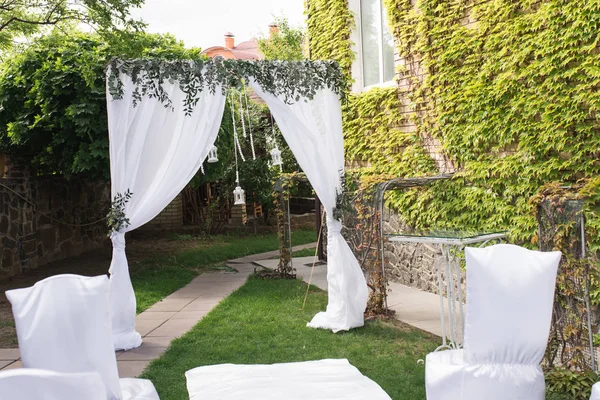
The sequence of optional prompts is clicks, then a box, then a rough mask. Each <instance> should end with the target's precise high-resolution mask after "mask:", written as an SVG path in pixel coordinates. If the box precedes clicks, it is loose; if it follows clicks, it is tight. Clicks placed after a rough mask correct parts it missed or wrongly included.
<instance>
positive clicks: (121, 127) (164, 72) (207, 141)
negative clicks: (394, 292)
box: [106, 59, 368, 350]
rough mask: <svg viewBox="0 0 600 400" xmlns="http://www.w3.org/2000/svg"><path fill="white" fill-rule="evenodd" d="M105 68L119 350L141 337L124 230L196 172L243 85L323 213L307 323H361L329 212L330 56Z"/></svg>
mask: <svg viewBox="0 0 600 400" xmlns="http://www.w3.org/2000/svg"><path fill="white" fill-rule="evenodd" d="M106 74H107V105H108V122H109V139H110V168H111V192H112V196H113V199H114V200H115V201H114V203H113V208H112V210H111V216H110V217H111V221H112V223H113V230H112V232H111V239H112V243H113V257H112V262H111V265H110V270H109V272H110V278H111V313H112V327H113V340H114V345H115V349H116V350H127V349H131V348H135V347H138V346H140V345H141V343H142V339H141V336H140V334H139V333H137V332H136V330H135V315H136V299H135V294H134V291H133V287H132V285H131V280H130V277H129V267H128V264H127V257H126V255H125V233H126V232H129V231H132V230H134V229H136V228H138V227H140V226H142V225H144V224H145V223H147V222H148V221H150V220H151V219H153V218H154V217H155V216H156V215H158V213H159V212H160V211H162V209H163V208H165V207H166V206H167V205H168V204H169V203H170V202H171V201H172V200H173V199H174V198H175V197H176V196H177V194H178V193H179V192H180V191H181V190H182V189H183V188H184V187H185V186H186V185H187V184H188V183H189V181H190V180H191V179H192V177H193V176H194V175H195V174H196V173H197V172H198V170H199V169H200V167H201V165H202V163H203V162H204V160H205V159H206V157H207V155H208V153H209V150H210V149H211V147H212V145H213V143H214V142H215V139H216V137H217V133H218V131H219V127H220V125H221V120H222V116H223V112H224V109H225V103H226V96H227V90H228V89H230V88H240V87H241V85H242V84H247V85H248V86H250V87H251V88H252V89H253V90H254V91H255V92H256V93H257V94H258V96H260V97H261V98H262V99H263V100H264V101H265V102H266V104H267V105H268V107H269V108H270V110H271V113H272V114H273V117H274V118H275V121H276V123H277V125H278V126H279V128H280V130H281V132H282V134H283V137H284V138H285V140H286V142H287V143H288V145H289V147H290V149H291V151H292V153H293V154H294V156H295V157H296V159H297V161H298V164H299V165H300V167H301V168H302V170H303V171H304V172H305V173H306V176H307V178H308V180H309V182H310V183H311V184H312V186H313V188H314V190H315V192H316V193H317V195H318V196H319V198H320V199H321V202H322V204H323V205H324V207H325V210H326V214H327V232H328V239H327V255H328V271H327V281H328V305H327V309H326V311H324V312H320V313H318V314H317V315H315V316H314V318H313V319H312V321H311V322H309V323H308V324H307V325H308V326H309V327H313V328H323V329H331V330H332V331H334V332H337V331H341V330H349V329H352V328H355V327H359V326H362V325H363V324H364V317H363V314H364V311H365V308H366V305H367V297H368V289H367V284H366V281H365V277H364V274H363V272H362V271H361V268H360V265H359V263H358V261H357V260H356V258H355V257H354V254H353V253H352V251H351V249H350V247H349V246H348V244H347V243H346V241H345V240H344V238H343V237H342V235H341V233H340V230H341V227H342V225H341V222H340V221H338V220H336V219H335V218H334V215H336V214H337V213H335V210H336V207H337V205H338V204H339V199H338V197H339V194H340V193H341V190H342V176H343V171H344V139H343V134H342V116H341V99H342V97H343V96H344V93H345V90H346V85H347V82H346V80H345V79H344V76H343V74H342V72H341V71H340V69H339V67H338V65H337V64H336V63H334V62H328V61H317V62H313V61H301V62H281V61H242V60H223V59H214V60H210V61H206V60H201V61H162V60H152V59H140V60H119V59H115V60H113V61H111V63H110V64H109V66H108V68H107V71H106Z"/></svg>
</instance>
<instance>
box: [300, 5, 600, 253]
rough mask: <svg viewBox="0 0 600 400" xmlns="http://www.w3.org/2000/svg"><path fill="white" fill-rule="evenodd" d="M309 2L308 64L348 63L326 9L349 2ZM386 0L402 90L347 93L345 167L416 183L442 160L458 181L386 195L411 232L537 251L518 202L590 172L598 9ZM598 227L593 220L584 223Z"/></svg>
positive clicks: (598, 150) (599, 167)
mask: <svg viewBox="0 0 600 400" xmlns="http://www.w3.org/2000/svg"><path fill="white" fill-rule="evenodd" d="M311 3H312V6H311ZM311 3H309V7H308V17H309V35H310V36H311V37H312V38H315V39H314V40H312V39H311V42H310V43H311V55H312V56H313V57H315V54H318V55H319V56H318V58H320V59H337V60H338V62H339V63H340V65H342V63H343V62H344V61H342V60H346V62H347V60H352V59H353V57H352V56H351V55H350V56H347V57H345V58H344V57H342V58H340V54H346V53H345V51H343V52H340V51H339V49H340V48H344V49H346V50H348V49H350V50H351V43H350V40H349V34H345V35H341V34H340V33H339V32H338V31H339V27H337V26H336V24H335V22H334V21H337V18H341V17H337V16H336V17H335V18H334V17H332V15H333V14H329V12H328V10H333V9H336V8H337V9H339V8H340V7H342V6H343V7H345V8H343V9H344V10H345V11H344V13H348V11H347V1H341V0H329V1H327V0H319V1H314V2H311ZM384 4H385V6H386V9H387V17H388V18H387V19H388V24H389V25H390V28H391V31H392V32H393V35H394V38H395V44H396V47H397V48H396V52H397V54H398V55H399V56H400V58H401V59H402V62H400V63H397V64H398V66H397V77H396V79H397V81H398V86H397V87H395V88H387V89H373V90H370V91H368V92H366V93H362V94H359V95H354V94H353V95H350V96H349V98H348V103H347V104H346V107H345V109H344V131H345V139H346V154H347V159H348V161H349V162H350V163H351V164H355V165H356V164H357V165H358V166H363V167H364V166H366V167H367V168H363V172H364V173H367V174H370V173H377V172H381V171H383V172H387V171H391V172H392V173H393V174H397V175H400V176H416V175H422V174H430V173H434V172H435V171H436V168H437V169H439V164H438V163H436V161H435V160H434V158H435V157H436V156H440V157H443V158H444V159H447V160H448V165H451V166H452V168H453V169H454V170H456V171H457V172H458V173H457V176H456V177H455V179H452V180H450V181H443V182H439V183H436V184H433V185H431V186H430V187H428V188H419V189H413V190H409V191H406V192H403V193H395V194H393V195H390V202H391V205H392V206H393V207H394V208H396V209H398V210H399V211H400V213H401V214H402V216H403V217H404V218H405V222H406V223H407V224H409V225H411V226H414V227H417V228H418V227H434V226H435V227H440V228H459V227H460V228H461V229H472V230H488V231H489V230H492V231H496V230H508V231H509V235H510V238H511V240H512V241H515V242H518V243H521V244H528V245H530V246H535V245H536V236H535V233H536V228H537V223H536V220H535V217H534V209H533V206H532V205H531V204H530V203H529V201H528V199H529V198H530V197H531V196H533V195H534V194H535V193H536V192H537V190H538V188H539V187H540V186H542V185H543V184H545V183H547V182H553V181H560V182H566V183H569V182H575V181H577V180H579V179H580V178H584V177H592V176H595V175H598V174H600V162H598V160H599V159H600V122H599V120H598V115H597V113H598V110H599V109H600V91H599V90H598V88H599V87H600V68H599V67H598V65H597V60H598V57H599V54H600V49H599V47H598V43H599V39H598V35H597V32H598V29H599V28H600V3H598V2H586V4H583V5H579V4H578V3H577V2H569V1H564V0H547V1H541V2H540V1H538V0H535V1H534V0H526V1H521V2H512V1H507V0H499V1H493V2H484V1H478V2H475V3H473V2H472V1H470V0H468V1H467V0H451V1H446V0H443V1H442V0H423V1H420V2H417V6H414V5H413V2H411V1H410V0H384ZM311 7H312V8H311ZM416 7H418V8H416ZM311 10H312V14H311ZM344 13H341V14H340V15H347V18H348V19H352V18H351V14H344ZM353 26H354V21H352V22H349V23H347V25H346V27H347V28H350V29H352V27H353ZM316 38H321V39H319V40H320V41H321V40H325V39H324V38H329V39H328V40H325V41H324V43H315V42H316V40H317V39H316ZM557 38H560V40H557ZM333 43H335V46H336V47H335V48H333V47H332V46H333ZM350 53H351V51H350ZM348 70H349V68H344V71H345V72H346V73H348ZM599 224H600V222H599V221H598V215H597V214H592V215H590V217H589V218H588V222H587V226H588V227H590V228H591V227H592V226H595V227H596V229H597V227H598V225H599ZM590 236H591V235H590ZM597 237H598V236H596V238H597ZM592 240H593V241H594V243H592V244H591V245H592V246H595V248H598V246H599V245H600V239H592Z"/></svg>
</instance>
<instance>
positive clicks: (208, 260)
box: [131, 231, 317, 313]
mask: <svg viewBox="0 0 600 400" xmlns="http://www.w3.org/2000/svg"><path fill="white" fill-rule="evenodd" d="M316 236H317V235H316V233H315V232H314V231H295V232H294V234H293V235H292V241H293V244H294V245H300V244H305V243H311V242H314V241H316V240H317V238H316ZM174 239H175V240H177V238H174ZM181 240H195V241H197V244H195V245H193V246H192V247H191V248H189V249H187V250H185V251H181V252H180V253H178V254H176V255H170V256H164V257H154V258H150V259H147V260H144V261H142V262H140V263H138V264H136V265H135V266H133V268H132V269H133V273H132V276H131V281H132V283H133V288H134V290H135V296H136V299H137V312H138V313H140V312H142V311H144V310H146V309H147V308H149V307H150V306H152V305H153V304H154V303H156V302H157V301H160V300H162V299H163V298H165V297H166V296H168V295H169V294H171V293H173V292H174V291H176V290H178V289H180V288H182V287H183V286H185V285H186V284H188V283H189V282H190V281H191V280H192V279H194V278H195V277H196V276H198V275H199V274H201V273H202V272H204V271H207V270H210V269H214V268H215V267H216V268H222V267H223V266H224V265H223V263H224V261H226V260H230V259H234V258H239V257H244V256H247V255H251V254H257V253H263V252H266V251H271V250H277V249H279V240H278V239H277V234H275V233H272V234H268V235H253V236H245V237H240V236H238V235H221V236H214V237H210V238H208V239H200V238H196V239H193V238H188V237H187V236H186V237H185V238H183V237H182V238H181Z"/></svg>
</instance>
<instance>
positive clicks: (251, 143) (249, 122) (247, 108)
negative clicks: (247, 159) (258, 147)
mask: <svg viewBox="0 0 600 400" xmlns="http://www.w3.org/2000/svg"><path fill="white" fill-rule="evenodd" d="M243 90H244V94H245V96H244V99H245V101H246V115H247V116H248V132H249V133H250V148H251V149H252V159H253V160H256V151H254V137H253V136H252V120H251V119H250V106H249V105H248V93H247V92H246V86H245V85H243ZM242 112H243V110H242Z"/></svg>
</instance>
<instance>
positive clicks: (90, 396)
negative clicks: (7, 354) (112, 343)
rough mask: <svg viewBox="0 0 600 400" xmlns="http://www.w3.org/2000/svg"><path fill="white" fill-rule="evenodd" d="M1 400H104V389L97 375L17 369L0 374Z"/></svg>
mask: <svg viewBox="0 0 600 400" xmlns="http://www.w3.org/2000/svg"><path fill="white" fill-rule="evenodd" d="M0 399H3V400H4V399H6V400H9V399H10V400H12V399H15V400H17V399H18V400H82V399H85V400H106V389H105V386H104V382H102V378H101V377H100V375H99V374H98V373H96V372H86V373H79V374H63V373H60V372H54V371H47V370H41V369H34V368H19V369H12V370H8V371H0Z"/></svg>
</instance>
